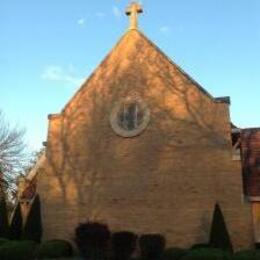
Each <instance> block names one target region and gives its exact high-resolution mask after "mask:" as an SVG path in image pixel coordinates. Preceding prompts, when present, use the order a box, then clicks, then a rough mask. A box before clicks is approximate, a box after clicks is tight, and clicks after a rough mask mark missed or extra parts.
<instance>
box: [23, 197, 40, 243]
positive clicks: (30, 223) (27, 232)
mask: <svg viewBox="0 0 260 260" xmlns="http://www.w3.org/2000/svg"><path fill="white" fill-rule="evenodd" d="M41 237H42V219H41V202H40V197H39V195H36V197H35V199H34V201H33V203H32V206H31V209H30V212H29V215H28V217H27V220H26V223H25V226H24V228H23V230H22V234H21V239H22V240H33V241H35V242H41Z"/></svg>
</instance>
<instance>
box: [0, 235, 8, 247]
mask: <svg viewBox="0 0 260 260" xmlns="http://www.w3.org/2000/svg"><path fill="white" fill-rule="evenodd" d="M9 241H10V240H9V239H7V238H4V237H0V247H1V246H2V245H4V244H5V243H7V242H9Z"/></svg>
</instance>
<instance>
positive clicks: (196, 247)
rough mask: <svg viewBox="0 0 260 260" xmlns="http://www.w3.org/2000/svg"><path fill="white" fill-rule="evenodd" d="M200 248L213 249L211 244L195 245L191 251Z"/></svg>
mask: <svg viewBox="0 0 260 260" xmlns="http://www.w3.org/2000/svg"><path fill="white" fill-rule="evenodd" d="M199 248H211V246H210V245H209V244H195V245H193V246H192V247H191V248H190V249H191V250H194V249H199Z"/></svg>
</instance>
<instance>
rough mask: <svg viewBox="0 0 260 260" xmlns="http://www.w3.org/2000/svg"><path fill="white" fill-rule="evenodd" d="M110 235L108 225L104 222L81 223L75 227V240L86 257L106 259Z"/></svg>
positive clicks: (99, 259) (82, 254)
mask: <svg viewBox="0 0 260 260" xmlns="http://www.w3.org/2000/svg"><path fill="white" fill-rule="evenodd" d="M110 236H111V233H110V231H109V228H108V226H107V225H105V224H102V223H97V222H86V223H81V224H79V225H78V226H77V227H76V229H75V242H76V245H77V247H78V249H79V252H80V254H81V256H82V257H83V258H84V259H98V260H101V259H106V258H107V255H108V245H109V240H110Z"/></svg>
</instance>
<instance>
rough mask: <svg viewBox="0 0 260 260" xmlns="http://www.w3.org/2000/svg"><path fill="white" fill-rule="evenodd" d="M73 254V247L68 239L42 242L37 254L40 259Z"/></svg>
mask: <svg viewBox="0 0 260 260" xmlns="http://www.w3.org/2000/svg"><path fill="white" fill-rule="evenodd" d="M72 254H73V249H72V246H71V244H70V243H69V242H68V241H65V240H58V239H55V240H49V241H44V242H42V244H41V245H40V247H39V249H38V253H37V256H38V258H39V259H44V258H61V257H71V256H72Z"/></svg>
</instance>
